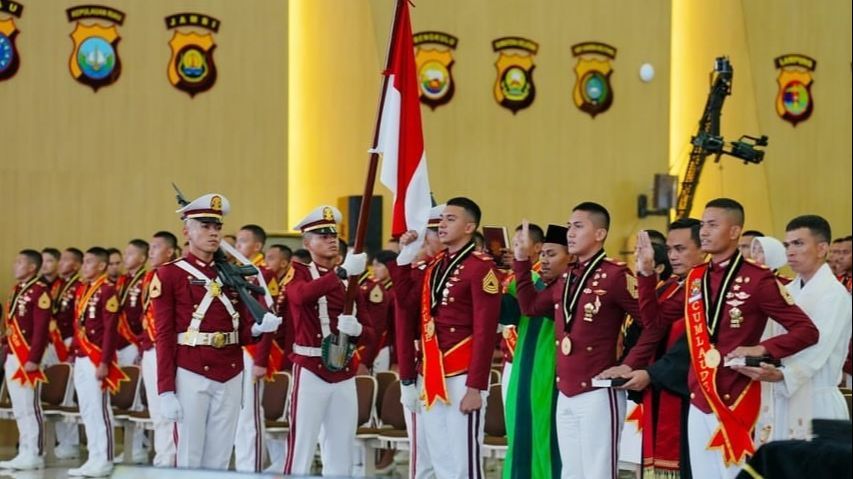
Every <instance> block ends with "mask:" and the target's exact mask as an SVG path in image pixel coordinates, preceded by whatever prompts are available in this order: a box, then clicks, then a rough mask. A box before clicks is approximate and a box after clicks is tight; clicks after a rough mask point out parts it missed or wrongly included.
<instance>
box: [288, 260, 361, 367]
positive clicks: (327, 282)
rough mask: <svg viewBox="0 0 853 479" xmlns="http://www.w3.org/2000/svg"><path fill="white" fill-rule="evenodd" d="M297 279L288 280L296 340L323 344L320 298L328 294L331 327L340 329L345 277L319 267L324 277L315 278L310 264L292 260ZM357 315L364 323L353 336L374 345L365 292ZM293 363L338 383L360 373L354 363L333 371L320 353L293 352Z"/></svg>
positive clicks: (358, 343)
mask: <svg viewBox="0 0 853 479" xmlns="http://www.w3.org/2000/svg"><path fill="white" fill-rule="evenodd" d="M291 268H293V269H294V271H293V279H292V280H291V281H290V283H288V285H287V288H286V291H287V303H288V308H289V311H290V319H291V320H292V321H293V330H294V344H298V345H300V346H305V347H311V348H319V347H321V346H322V342H323V333H322V328H321V325H320V313H319V311H318V306H317V300H318V299H320V297H322V296H325V297H326V301H327V307H328V312H329V329H330V331H331V333H333V334H337V333H338V316H340V315H341V314H342V313H343V310H344V297H345V296H346V290H345V289H344V283H343V281H341V280H340V278H338V276H337V275H336V274H335V272H334V271H331V270H327V269H325V268H322V267H318V271H319V273H320V277H319V278H317V279H316V280H314V279H312V278H311V271H310V270H309V269H308V266H306V265H303V264H299V263H295V262H294V263H292V264H291ZM356 298H357V299H356V304H355V307H356V313H355V314H356V318H358V322H359V323H361V327H362V331H361V336H359V337H358V338H350V339H351V340H353V341H356V346H357V347H359V346H365V347H370V345H371V343H372V341H374V335H373V326H372V321H371V319H370V316H369V313H368V308H367V305H366V304H365V302H364V298H363V297H361V295H357V296H356ZM290 360H291V361H292V362H293V364H298V365H300V366H302V367H304V368H306V369H308V370H309V371H311V372H312V373H314V374H316V375H317V376H319V377H320V378H322V379H323V380H324V381H326V382H330V383H336V382H340V381H343V380H346V379H349V378H351V377H353V376H355V375H356V372H357V371H356V369H357V368H354V367H351V366H347V367H345V368H344V369H343V370H341V371H335V372H333V371H329V370H328V369H327V368H326V367H325V366H323V360H322V359H321V358H319V357H308V356H302V355H300V354H296V352H293V353H292V354H291V355H290Z"/></svg>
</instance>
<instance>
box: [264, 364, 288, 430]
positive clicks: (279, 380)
mask: <svg viewBox="0 0 853 479" xmlns="http://www.w3.org/2000/svg"><path fill="white" fill-rule="evenodd" d="M289 393H290V373H288V372H278V373H275V374H273V376H272V381H271V382H268V383H266V384H264V397H263V398H262V399H261V402H262V403H263V405H264V418H265V419H266V420H267V421H278V420H279V419H280V418H281V417H282V416H284V405H285V404H286V403H287V396H288V394H289Z"/></svg>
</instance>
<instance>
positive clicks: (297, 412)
mask: <svg viewBox="0 0 853 479" xmlns="http://www.w3.org/2000/svg"><path fill="white" fill-rule="evenodd" d="M293 378H294V381H293V393H292V395H291V397H290V433H289V435H288V438H287V440H288V444H287V460H286V461H285V465H284V473H285V474H293V475H307V474H309V473H310V472H311V462H312V461H313V459H314V451H315V450H316V449H317V442H318V440H319V442H320V456H321V457H322V459H323V475H324V476H350V474H351V473H352V465H353V457H352V455H353V454H352V452H353V451H352V450H353V448H352V442H353V439H354V438H355V431H356V421H357V420H358V398H357V396H356V390H355V378H349V379H347V380H344V381H340V382H337V383H328V382H326V381H324V380H323V379H321V378H320V377H319V376H317V375H316V374H314V373H312V372H311V371H308V370H307V369H305V368H303V367H302V366H299V365H298V364H297V365H294V366H293Z"/></svg>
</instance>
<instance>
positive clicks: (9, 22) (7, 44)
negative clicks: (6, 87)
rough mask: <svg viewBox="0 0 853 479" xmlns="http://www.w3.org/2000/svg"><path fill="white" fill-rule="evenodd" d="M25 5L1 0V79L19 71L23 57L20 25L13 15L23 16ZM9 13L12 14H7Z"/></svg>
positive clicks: (5, 78)
mask: <svg viewBox="0 0 853 479" xmlns="http://www.w3.org/2000/svg"><path fill="white" fill-rule="evenodd" d="M23 12H24V6H23V5H21V4H20V3H15V2H8V1H5V0H0V81H3V80H8V79H9V78H12V77H13V76H15V73H18V66H20V64H21V59H20V58H19V57H18V47H17V45H16V44H15V40H16V39H17V38H18V27H16V26H15V20H14V19H13V18H12V17H17V18H21V14H22V13H23ZM5 14H8V15H10V16H7V15H5Z"/></svg>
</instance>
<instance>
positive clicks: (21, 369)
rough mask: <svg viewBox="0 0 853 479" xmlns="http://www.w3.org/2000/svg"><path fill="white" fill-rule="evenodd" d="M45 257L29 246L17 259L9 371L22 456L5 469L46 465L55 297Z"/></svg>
mask: <svg viewBox="0 0 853 479" xmlns="http://www.w3.org/2000/svg"><path fill="white" fill-rule="evenodd" d="M41 261H42V257H41V254H39V252H38V251H35V250H31V249H25V250H23V251H21V252H20V253H18V257H17V258H16V259H15V267H14V273H15V280H17V281H18V284H16V285H15V287H14V288H13V289H12V294H11V295H10V297H9V302H8V304H7V308H6V312H5V317H4V318H3V319H4V321H5V336H6V337H4V338H3V342H4V343H5V344H4V345H3V349H4V351H3V354H5V356H6V357H5V361H4V369H5V372H6V387H7V390H8V391H9V399H11V400H12V412H13V413H14V415H15V422H16V423H17V425H18V445H19V447H18V455H17V456H15V457H14V458H13V459H11V460H8V461H2V462H0V469H19V470H26V469H39V468H42V467H44V457H43V456H42V452H43V449H44V423H43V421H42V410H41V400H40V393H41V387H40V385H41V383H42V382H44V381H45V380H46V379H47V378H46V377H45V375H44V372H43V371H42V370H41V362H42V355H43V354H44V351H45V348H46V347H47V340H48V338H47V334H48V327H49V326H50V308H51V300H50V294H49V293H48V289H47V284H45V283H44V282H42V281H40V280H39V274H38V273H39V269H40V268H41Z"/></svg>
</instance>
